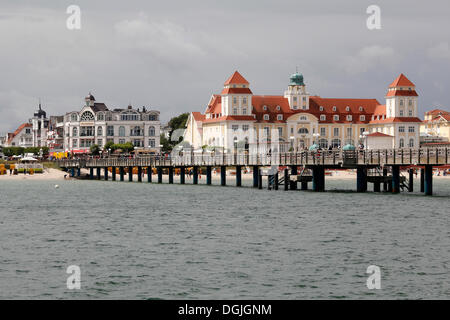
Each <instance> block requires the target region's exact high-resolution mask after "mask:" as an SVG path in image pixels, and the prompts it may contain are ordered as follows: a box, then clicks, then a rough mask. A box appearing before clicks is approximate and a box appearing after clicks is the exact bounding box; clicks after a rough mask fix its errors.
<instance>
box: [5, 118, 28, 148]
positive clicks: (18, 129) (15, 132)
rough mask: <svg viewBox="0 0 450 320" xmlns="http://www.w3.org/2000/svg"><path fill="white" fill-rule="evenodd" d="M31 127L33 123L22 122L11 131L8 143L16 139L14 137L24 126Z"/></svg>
mask: <svg viewBox="0 0 450 320" xmlns="http://www.w3.org/2000/svg"><path fill="white" fill-rule="evenodd" d="M29 127H32V125H31V123H22V124H21V125H20V126H19V127H18V128H17V129H16V131H14V132H13V133H9V134H8V144H10V143H11V141H12V140H13V139H14V137H15V136H17V135H18V134H19V133H20V132H21V131H22V130H23V129H24V128H29Z"/></svg>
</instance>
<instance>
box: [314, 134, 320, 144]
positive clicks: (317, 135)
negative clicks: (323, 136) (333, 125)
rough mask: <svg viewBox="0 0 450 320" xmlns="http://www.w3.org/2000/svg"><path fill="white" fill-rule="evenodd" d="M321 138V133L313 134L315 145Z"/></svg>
mask: <svg viewBox="0 0 450 320" xmlns="http://www.w3.org/2000/svg"><path fill="white" fill-rule="evenodd" d="M319 137H320V133H313V138H314V141H313V144H315V143H316V140H317V138H319ZM317 144H318V143H317Z"/></svg>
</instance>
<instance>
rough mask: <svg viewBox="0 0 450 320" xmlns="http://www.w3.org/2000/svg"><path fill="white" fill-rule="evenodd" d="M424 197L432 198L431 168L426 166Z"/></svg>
mask: <svg viewBox="0 0 450 320" xmlns="http://www.w3.org/2000/svg"><path fill="white" fill-rule="evenodd" d="M424 189H425V195H426V196H432V195H433V166H431V165H427V166H425V186H424Z"/></svg>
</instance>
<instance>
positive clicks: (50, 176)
mask: <svg viewBox="0 0 450 320" xmlns="http://www.w3.org/2000/svg"><path fill="white" fill-rule="evenodd" d="M65 175H68V173H67V172H64V171H61V170H58V169H52V168H46V169H44V172H43V173H36V174H33V175H29V174H17V175H9V171H8V174H6V175H0V181H5V180H36V181H39V180H64V176H65Z"/></svg>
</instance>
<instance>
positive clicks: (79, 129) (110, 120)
mask: <svg viewBox="0 0 450 320" xmlns="http://www.w3.org/2000/svg"><path fill="white" fill-rule="evenodd" d="M85 101H86V105H85V106H84V107H83V108H82V109H81V111H79V112H69V113H66V115H65V116H64V151H74V152H88V151H89V149H90V147H91V146H92V145H98V146H99V147H100V148H102V147H103V146H104V145H105V144H106V143H108V142H113V143H114V144H124V143H127V142H131V143H132V144H133V145H134V146H135V149H138V150H144V151H148V152H150V153H159V152H160V147H159V146H160V127H161V126H160V120H159V111H155V110H146V109H145V107H143V108H142V110H139V109H137V110H136V109H133V108H132V107H131V106H128V108H127V109H114V110H112V111H111V110H109V109H108V108H107V107H106V105H105V104H103V103H97V102H95V98H94V97H93V96H92V95H89V96H88V97H86V99H85Z"/></svg>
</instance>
